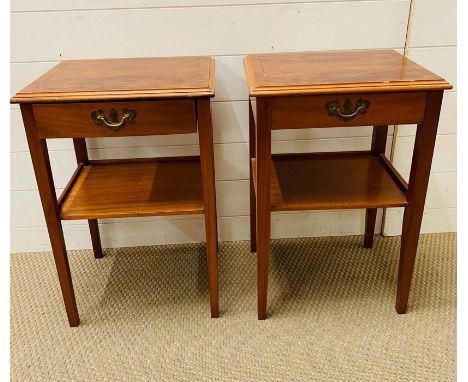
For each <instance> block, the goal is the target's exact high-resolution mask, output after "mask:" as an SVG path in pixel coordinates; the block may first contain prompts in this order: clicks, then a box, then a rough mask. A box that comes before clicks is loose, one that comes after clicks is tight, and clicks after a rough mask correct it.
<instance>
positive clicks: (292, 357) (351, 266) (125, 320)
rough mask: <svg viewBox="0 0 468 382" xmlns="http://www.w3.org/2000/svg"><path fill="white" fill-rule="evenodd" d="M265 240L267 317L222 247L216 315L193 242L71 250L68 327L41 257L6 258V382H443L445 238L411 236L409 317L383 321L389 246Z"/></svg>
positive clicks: (249, 260) (448, 346) (452, 275)
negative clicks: (268, 244)
mask: <svg viewBox="0 0 468 382" xmlns="http://www.w3.org/2000/svg"><path fill="white" fill-rule="evenodd" d="M362 240H363V239H362V237H358V236H351V237H331V238H309V239H287V240H276V241H273V243H272V255H271V268H270V284H269V285H270V289H269V305H268V306H269V319H267V320H265V321H258V320H257V313H256V257H255V255H253V254H251V253H250V252H249V243H248V242H230V243H221V244H220V248H219V249H220V250H219V277H220V307H221V317H220V318H218V319H211V318H210V317H209V303H208V286H207V272H206V260H205V256H204V253H205V252H204V246H203V245H201V244H189V245H173V246H158V247H139V248H121V249H108V250H106V251H105V254H106V255H105V258H103V259H100V260H95V259H94V258H93V255H92V253H91V251H70V253H69V258H70V264H71V265H70V266H71V270H72V276H73V280H74V285H75V293H76V298H77V303H78V308H79V311H80V316H81V324H80V326H79V327H78V328H70V327H69V326H68V322H67V319H66V315H65V310H64V307H63V303H62V297H61V294H60V288H59V283H58V278H57V276H56V271H55V266H54V262H53V257H52V255H51V254H50V253H23V254H12V255H11V379H12V380H13V381H360V382H361V381H391V382H395V381H431V382H435V381H454V380H455V378H456V235H455V234H431V235H422V236H421V239H420V245H419V249H418V257H417V263H416V267H415V273H414V277H413V288H412V293H411V296H410V302H409V309H408V314H406V315H398V314H396V312H395V310H394V303H395V293H396V278H397V264H398V251H399V243H400V239H399V238H382V237H377V236H376V238H375V244H374V248H373V249H372V250H368V249H364V248H363V247H362Z"/></svg>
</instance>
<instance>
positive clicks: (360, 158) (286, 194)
mask: <svg viewBox="0 0 468 382" xmlns="http://www.w3.org/2000/svg"><path fill="white" fill-rule="evenodd" d="M244 64H245V71H246V75H247V81H248V85H249V91H250V96H251V97H255V98H256V105H255V106H256V110H255V111H254V107H253V103H252V100H251V101H250V129H249V130H250V159H251V166H250V200H251V201H250V216H251V217H250V222H251V243H252V252H257V259H258V260H257V261H258V284H257V288H258V318H259V319H265V318H266V315H267V314H266V311H267V309H266V308H267V288H268V268H269V256H270V213H271V211H299V210H325V209H347V208H365V209H366V210H367V212H366V228H365V238H364V246H365V247H366V248H371V247H372V242H373V235H374V227H375V219H376V212H377V208H382V207H398V206H401V207H405V214H404V220H403V233H402V237H401V252H400V266H399V273H398V289H397V298H396V310H397V312H398V313H405V312H406V308H407V302H408V295H409V291H410V285H411V276H412V273H413V265H414V260H415V255H416V249H417V245H418V238H419V231H420V227H421V219H422V215H423V210H424V201H425V197H426V191H427V184H428V180H429V172H430V168H431V162H432V154H433V151H434V143H435V139H436V133H437V124H438V120H439V113H440V106H441V102H442V95H443V91H444V90H445V89H451V88H452V86H451V85H450V84H449V83H448V82H447V81H445V80H444V79H442V78H441V77H439V76H437V75H435V74H433V73H431V72H430V71H428V70H426V69H424V68H423V67H421V66H419V65H417V64H416V63H414V62H412V61H411V60H409V59H407V58H405V57H403V56H402V55H400V54H399V53H397V52H395V51H392V50H378V51H377V50H376V51H334V52H332V51H331V52H303V53H279V54H258V55H249V56H246V57H245V60H244ZM399 124H417V125H418V127H417V133H416V141H415V146H414V153H413V160H412V165H411V173H410V179H409V183H408V184H407V183H406V182H405V180H404V179H403V178H402V177H401V176H400V174H399V173H398V172H397V171H396V170H395V168H394V167H393V166H392V164H391V163H390V162H389V160H388V159H387V158H386V157H385V145H386V139H387V130H388V125H399ZM369 125H370V126H374V131H373V137H372V145H371V148H370V150H369V151H361V152H337V153H312V154H280V155H271V130H277V129H303V128H326V127H346V126H369Z"/></svg>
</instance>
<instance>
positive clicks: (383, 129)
mask: <svg viewBox="0 0 468 382" xmlns="http://www.w3.org/2000/svg"><path fill="white" fill-rule="evenodd" d="M387 133H388V126H386V125H384V126H374V130H373V133H372V145H371V150H372V152H373V153H375V154H377V155H378V154H385V147H386V145H387ZM376 216H377V208H368V209H367V210H366V228H365V235H364V248H372V245H373V244H374V232H375V218H376Z"/></svg>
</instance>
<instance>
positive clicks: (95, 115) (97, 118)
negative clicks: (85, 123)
mask: <svg viewBox="0 0 468 382" xmlns="http://www.w3.org/2000/svg"><path fill="white" fill-rule="evenodd" d="M136 115H137V113H136V111H135V110H131V109H127V108H125V109H123V115H122V118H121V120H120V121H119V114H118V113H117V111H116V110H115V109H114V108H112V109H111V111H110V113H109V117H110V122H109V121H108V120H107V119H106V116H105V114H104V111H102V110H95V111H93V112H92V113H91V119H92V120H93V121H94V123H95V124H96V125H98V126H102V125H106V126H107V127H108V128H109V129H111V130H112V131H119V130H120V129H123V128H124V127H125V124H126V123H127V122H128V123H133V122H135V120H136Z"/></svg>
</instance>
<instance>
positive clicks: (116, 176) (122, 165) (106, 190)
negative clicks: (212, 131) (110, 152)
mask: <svg viewBox="0 0 468 382" xmlns="http://www.w3.org/2000/svg"><path fill="white" fill-rule="evenodd" d="M59 207H60V213H61V217H62V219H64V220H73V219H99V218H117V217H135V216H154V215H179V214H198V213H202V212H203V192H202V183H201V174H200V160H199V158H198V157H182V158H180V157H178V158H154V159H153V158H151V159H129V160H107V161H91V162H90V164H89V165H85V166H81V168H80V169H79V170H78V172H77V174H76V175H75V176H74V178H73V179H72V180H71V182H70V183H69V186H67V188H66V189H65V191H64V193H63V194H62V196H61V197H60V200H59Z"/></svg>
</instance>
